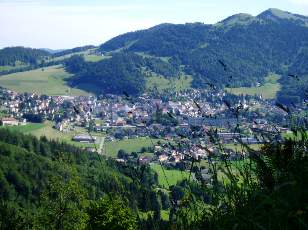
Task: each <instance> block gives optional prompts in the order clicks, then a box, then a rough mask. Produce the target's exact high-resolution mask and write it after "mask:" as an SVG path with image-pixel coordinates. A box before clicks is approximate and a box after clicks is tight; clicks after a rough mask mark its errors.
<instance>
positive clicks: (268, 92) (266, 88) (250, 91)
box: [226, 74, 281, 99]
mask: <svg viewBox="0 0 308 230" xmlns="http://www.w3.org/2000/svg"><path fill="white" fill-rule="evenodd" d="M279 78H280V76H279V75H276V74H270V75H269V76H268V77H266V78H265V84H264V85H262V86H260V87H240V88H226V90H227V91H228V92H229V93H232V94H235V95H240V94H244V95H245V94H246V95H252V96H253V95H262V97H263V98H264V99H274V98H276V95H277V92H278V91H279V90H280V89H281V85H280V84H279V83H278V80H279Z"/></svg>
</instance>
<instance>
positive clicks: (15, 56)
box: [0, 47, 50, 66]
mask: <svg viewBox="0 0 308 230" xmlns="http://www.w3.org/2000/svg"><path fill="white" fill-rule="evenodd" d="M49 55H50V54H49V53H48V52H47V51H44V50H40V49H31V48H25V47H9V48H4V49H1V50H0V65H2V66H16V62H21V63H22V64H24V65H37V64H39V60H43V59H44V58H45V57H47V56H49Z"/></svg>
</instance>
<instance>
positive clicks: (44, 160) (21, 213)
mask: <svg viewBox="0 0 308 230" xmlns="http://www.w3.org/2000/svg"><path fill="white" fill-rule="evenodd" d="M0 140H1V141H0V198H1V204H0V227H1V229H25V228H35V227H39V229H46V228H47V227H48V228H49V227H50V228H51V229H55V228H56V229H59V228H57V227H56V226H57V224H61V226H62V227H61V229H81V228H82V226H83V225H84V224H85V222H86V221H88V217H89V218H94V215H100V214H99V213H96V212H97V211H95V210H96V209H97V208H98V207H99V206H100V205H101V203H100V202H104V199H107V200H108V197H106V195H107V194H113V197H114V199H113V201H108V202H107V203H108V205H110V204H113V202H116V203H114V205H120V206H123V207H122V209H123V210H122V211H123V212H122V213H119V215H120V216H121V215H126V213H125V210H127V212H129V213H131V214H130V215H131V220H129V219H128V220H126V222H127V224H128V226H129V225H130V224H133V225H135V224H136V223H135V222H134V221H137V218H136V216H137V213H139V212H148V211H154V212H157V213H158V215H159V213H160V209H161V208H162V206H161V199H163V200H165V199H166V198H167V199H169V198H168V196H167V195H166V194H164V193H157V191H155V190H154V188H155V187H157V184H158V182H157V175H156V174H155V173H154V172H153V171H151V170H150V168H149V167H147V166H140V167H138V166H130V165H129V164H126V165H121V164H117V163H116V162H114V161H112V160H106V159H105V158H103V157H99V156H98V155H97V154H89V153H86V152H85V151H84V150H81V149H79V148H76V147H73V146H70V145H67V144H64V143H59V142H55V141H48V140H47V139H46V138H41V139H36V138H35V137H32V136H27V135H23V134H20V133H15V132H11V131H8V130H6V129H0ZM62 195H63V197H61V196H62ZM116 195H118V196H119V199H120V200H118V201H117V200H116V199H115V196H116ZM100 198H102V199H103V200H102V201H100V202H99V200H100ZM58 202H63V207H62V206H61V204H60V203H58ZM93 202H94V203H93ZM95 202H98V203H95ZM58 205H60V206H58ZM89 205H90V206H89ZM91 205H92V206H91ZM120 206H117V207H118V208H120ZM86 207H93V209H92V208H89V209H88V211H89V212H90V213H91V215H92V216H91V215H88V214H87V209H86ZM104 207H105V206H104ZM101 208H103V207H101ZM163 208H168V206H166V205H164V207H163ZM116 211H119V210H115V212H116ZM95 213H96V214H95ZM6 215H8V216H7V217H10V218H9V219H6V217H5V216H6ZM61 215H62V216H61ZM106 215H107V213H106ZM108 215H111V214H108ZM61 218H62V219H61ZM106 218H109V217H106ZM119 218H125V216H122V217H119ZM4 220H5V221H4ZM57 221H60V222H57ZM93 221H94V220H93ZM123 221H125V220H123ZM138 221H139V222H140V221H141V222H142V220H140V219H138ZM90 222H91V221H90ZM141 222H140V223H139V224H141ZM93 224H98V222H93ZM109 224H111V223H109ZM121 224H123V223H121ZM114 225H115V226H117V225H116V224H114ZM52 226H53V227H52ZM126 227H127V226H125V228H123V226H122V228H121V229H126ZM132 229H133V228H132Z"/></svg>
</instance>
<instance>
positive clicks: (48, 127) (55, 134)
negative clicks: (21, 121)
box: [8, 121, 97, 147]
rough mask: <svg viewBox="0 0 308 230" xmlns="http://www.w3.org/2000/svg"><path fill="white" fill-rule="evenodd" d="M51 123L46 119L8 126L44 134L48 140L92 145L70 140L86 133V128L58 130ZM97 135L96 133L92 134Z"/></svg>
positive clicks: (29, 132)
mask: <svg viewBox="0 0 308 230" xmlns="http://www.w3.org/2000/svg"><path fill="white" fill-rule="evenodd" d="M52 126H53V123H52V122H50V121H46V122H45V123H38V124H36V123H28V124H27V125H20V126H12V127H8V129H10V130H14V131H18V132H22V133H24V134H31V135H33V136H36V137H38V138H39V137H41V136H46V137H47V138H48V139H50V140H58V141H64V142H67V143H69V144H72V145H74V146H78V147H88V146H89V147H93V144H88V143H79V142H75V141H72V137H73V136H75V135H78V134H82V133H86V130H85V129H83V128H76V130H75V131H71V132H59V131H58V130H56V129H54V128H53V127H52ZM93 135H94V136H97V135H96V134H93Z"/></svg>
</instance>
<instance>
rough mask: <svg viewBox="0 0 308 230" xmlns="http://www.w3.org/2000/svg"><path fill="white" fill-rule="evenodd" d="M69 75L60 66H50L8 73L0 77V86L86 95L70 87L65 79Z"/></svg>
mask: <svg viewBox="0 0 308 230" xmlns="http://www.w3.org/2000/svg"><path fill="white" fill-rule="evenodd" d="M70 76H71V75H70V74H69V73H67V72H66V71H65V70H64V69H63V67H62V66H51V67H48V68H43V69H36V70H31V71H26V72H19V73H14V74H8V75H4V76H1V77H0V86H2V87H4V88H8V89H11V90H14V91H17V92H20V93H22V92H36V93H38V94H46V95H51V96H52V95H88V93H86V92H84V91H82V90H79V89H75V88H70V87H69V86H67V85H66V82H65V79H67V78H68V77H70Z"/></svg>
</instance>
